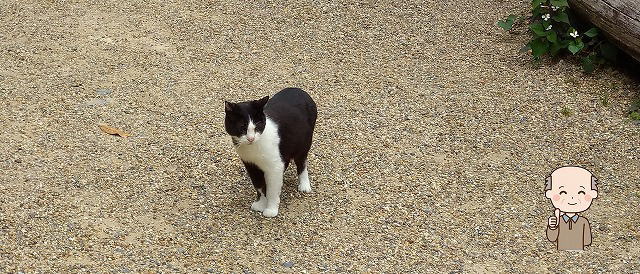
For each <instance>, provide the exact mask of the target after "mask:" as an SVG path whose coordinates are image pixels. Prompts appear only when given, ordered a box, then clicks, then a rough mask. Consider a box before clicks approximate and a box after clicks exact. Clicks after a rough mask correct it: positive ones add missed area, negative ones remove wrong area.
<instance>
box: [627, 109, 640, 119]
mask: <svg viewBox="0 0 640 274" xmlns="http://www.w3.org/2000/svg"><path fill="white" fill-rule="evenodd" d="M629 118H631V120H634V121H639V120H640V112H635V111H634V112H631V113H630V114H629Z"/></svg>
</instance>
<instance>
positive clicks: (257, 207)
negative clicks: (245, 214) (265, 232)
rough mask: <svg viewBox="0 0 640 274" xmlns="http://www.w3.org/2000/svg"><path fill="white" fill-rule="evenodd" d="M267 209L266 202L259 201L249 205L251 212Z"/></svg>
mask: <svg viewBox="0 0 640 274" xmlns="http://www.w3.org/2000/svg"><path fill="white" fill-rule="evenodd" d="M265 207H267V203H266V201H264V200H262V199H260V200H259V201H255V202H253V203H252V204H251V210H253V211H260V212H262V211H263V210H264V208H265Z"/></svg>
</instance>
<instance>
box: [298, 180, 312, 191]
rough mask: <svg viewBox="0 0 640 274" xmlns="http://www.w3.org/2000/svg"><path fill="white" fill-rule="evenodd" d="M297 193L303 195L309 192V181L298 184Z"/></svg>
mask: <svg viewBox="0 0 640 274" xmlns="http://www.w3.org/2000/svg"><path fill="white" fill-rule="evenodd" d="M298 191H300V192H304V193H309V192H311V184H310V183H309V181H306V182H300V184H298Z"/></svg>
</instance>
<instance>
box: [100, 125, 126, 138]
mask: <svg viewBox="0 0 640 274" xmlns="http://www.w3.org/2000/svg"><path fill="white" fill-rule="evenodd" d="M98 126H99V127H100V129H101V130H102V131H104V132H105V133H107V134H111V135H119V136H120V137H123V138H127V137H129V136H131V135H129V134H128V133H126V132H124V131H122V130H120V129H117V128H114V127H110V126H107V125H106V124H98Z"/></svg>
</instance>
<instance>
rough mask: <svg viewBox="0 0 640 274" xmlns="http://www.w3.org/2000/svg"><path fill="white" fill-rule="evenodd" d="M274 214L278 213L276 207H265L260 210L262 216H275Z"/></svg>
mask: <svg viewBox="0 0 640 274" xmlns="http://www.w3.org/2000/svg"><path fill="white" fill-rule="evenodd" d="M276 215H278V209H277V208H265V209H264V210H263V211H262V216H265V217H268V218H272V217H275V216H276Z"/></svg>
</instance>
